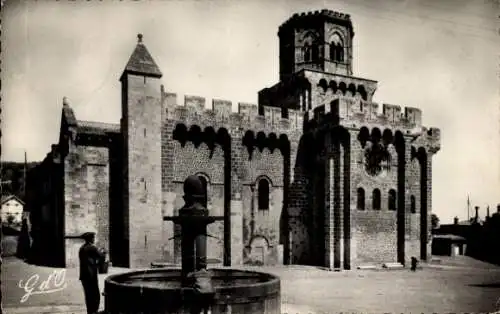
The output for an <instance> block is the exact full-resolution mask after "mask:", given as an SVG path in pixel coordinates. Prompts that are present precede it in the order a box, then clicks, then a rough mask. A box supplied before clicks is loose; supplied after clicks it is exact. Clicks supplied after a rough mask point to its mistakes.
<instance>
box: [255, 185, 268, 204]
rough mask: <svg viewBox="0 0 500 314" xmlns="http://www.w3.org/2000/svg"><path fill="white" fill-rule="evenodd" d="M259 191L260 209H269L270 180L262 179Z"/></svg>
mask: <svg viewBox="0 0 500 314" xmlns="http://www.w3.org/2000/svg"><path fill="white" fill-rule="evenodd" d="M257 191H258V205H259V210H269V181H267V180H266V179H260V180H259V183H258V187H257Z"/></svg>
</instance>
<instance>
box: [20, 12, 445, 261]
mask: <svg viewBox="0 0 500 314" xmlns="http://www.w3.org/2000/svg"><path fill="white" fill-rule="evenodd" d="M278 37H279V61H280V63H279V64H280V81H279V82H278V83H276V84H275V85H274V86H271V87H268V88H264V89H262V90H261V91H259V93H258V105H254V104H247V103H238V111H237V112H232V109H231V108H232V104H231V102H229V101H225V100H213V101H212V104H211V108H210V109H207V108H206V101H205V98H203V97H198V96H185V97H184V99H183V100H180V99H178V98H177V96H176V94H173V93H171V92H170V91H168V86H167V87H164V86H163V85H162V84H161V78H162V72H161V70H160V69H159V68H158V66H157V64H156V63H155V61H154V58H153V57H152V55H154V52H153V54H150V52H149V51H148V49H147V48H146V45H145V43H144V41H143V38H142V36H141V35H139V40H138V43H137V45H136V47H135V50H134V51H133V52H132V55H131V57H130V60H129V62H128V64H127V65H126V67H125V69H124V71H123V74H122V75H121V77H120V84H121V87H122V102H121V103H122V117H121V121H120V124H104V123H99V122H89V121H81V120H78V119H77V114H76V113H75V112H74V111H73V110H72V109H71V105H70V103H69V101H68V100H67V99H64V101H63V107H62V116H61V129H60V136H59V141H58V143H57V144H55V145H52V150H51V151H50V153H49V154H48V155H47V157H46V158H45V160H44V161H43V162H42V163H41V164H40V165H39V166H38V167H37V168H34V170H32V171H31V172H30V173H29V174H28V186H27V189H28V195H27V197H28V204H27V206H28V210H30V211H31V217H32V225H33V230H32V234H33V240H34V242H33V246H32V251H33V254H32V255H33V259H35V262H38V263H42V264H43V263H44V264H52V265H58V266H63V267H64V266H66V267H70V266H74V265H78V254H77V250H78V248H79V246H80V245H81V239H79V238H78V236H79V235H80V234H82V233H83V232H86V231H95V232H96V234H97V235H96V239H97V245H98V246H102V247H105V248H106V249H107V250H108V252H109V257H110V260H111V262H112V263H113V265H115V266H123V267H133V268H136V267H149V266H150V265H151V263H152V262H165V263H170V264H179V263H180V240H179V239H178V238H176V235H178V234H179V230H178V228H177V227H175V225H174V224H173V223H172V222H171V221H169V220H168V219H169V218H168V217H172V216H175V215H177V214H178V210H179V209H180V208H181V207H182V206H183V205H184V201H183V198H182V196H183V181H184V180H185V179H186V178H187V177H188V176H189V175H198V176H199V177H200V178H201V179H202V182H203V183H204V186H205V187H206V191H207V198H206V200H205V204H206V206H207V207H208V209H209V211H210V214H211V215H214V216H218V217H219V218H218V220H217V222H216V223H214V224H212V225H210V226H209V228H208V229H209V230H208V234H209V236H210V237H209V238H208V244H207V245H208V249H207V253H208V258H209V263H211V264H220V265H238V264H254V265H255V264H257V265H262V264H266V265H267V264H282V263H283V264H307V265H318V266H324V267H327V268H329V269H352V268H355V267H357V266H362V265H379V266H380V265H381V264H383V263H401V264H405V263H406V264H407V263H408V261H409V260H410V258H411V257H412V256H415V257H417V258H419V259H421V260H426V259H428V257H429V256H430V241H429V240H430V237H429V234H430V230H429V225H430V214H431V204H432V202H431V187H432V157H433V155H434V154H435V153H437V152H438V151H439V149H440V130H439V129H437V128H425V127H423V126H422V112H421V110H419V109H417V108H411V107H406V108H403V107H401V106H398V105H388V104H383V105H382V106H381V107H382V108H381V110H380V108H379V105H378V104H376V103H374V102H372V98H373V95H374V93H375V91H376V89H377V82H376V81H373V80H369V79H364V78H359V77H355V76H353V73H352V65H353V51H352V47H353V39H354V30H353V26H352V22H351V19H350V16H349V15H347V14H342V13H338V12H333V11H330V10H322V11H315V12H308V13H302V14H294V15H293V16H292V17H291V18H290V19H288V20H287V21H286V22H284V23H283V24H282V25H281V26H280V27H279V31H278ZM373 61H374V62H377V61H376V60H373ZM36 260H38V261H36Z"/></svg>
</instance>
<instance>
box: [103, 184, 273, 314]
mask: <svg viewBox="0 0 500 314" xmlns="http://www.w3.org/2000/svg"><path fill="white" fill-rule="evenodd" d="M203 193H204V189H203V186H202V183H201V181H200V180H199V179H198V177H196V176H190V177H188V178H187V179H186V181H185V182H184V200H185V202H186V204H185V206H184V207H183V208H181V209H180V210H179V216H177V217H165V218H164V220H170V221H173V222H174V223H176V224H180V225H181V228H182V229H181V235H180V236H181V254H182V266H181V269H148V270H144V271H136V272H129V273H124V274H118V275H113V276H109V277H108V278H106V280H105V284H104V291H105V298H104V300H105V312H106V313H108V314H125V313H126V314H138V313H141V314H145V313H148V314H166V313H179V314H181V313H182V314H185V313H199V310H198V309H199V306H197V303H198V301H199V300H197V299H196V297H197V294H196V293H195V292H196V289H195V287H194V286H193V280H192V279H191V278H190V276H188V275H189V274H192V273H193V272H197V271H200V270H202V271H203V270H206V267H207V244H206V243H207V242H206V237H207V234H206V229H207V225H208V224H210V223H212V222H214V221H215V220H219V219H223V218H224V217H214V216H209V212H208V210H207V209H206V208H205V207H203V206H202V205H201V201H202V200H203V199H204V196H205V195H204V194H203ZM206 271H207V272H208V273H209V276H210V278H211V284H212V286H213V288H214V290H215V297H214V298H213V299H211V305H210V308H211V309H210V310H211V313H213V314H215V313H233V314H235V313H266V314H267V313H269V314H281V299H280V290H281V286H280V280H279V278H278V277H276V276H274V275H271V274H267V273H261V272H254V271H245V270H236V269H229V268H222V269H210V270H206ZM205 274H206V272H205ZM200 300H201V299H200ZM200 302H201V301H200ZM193 305H194V306H193Z"/></svg>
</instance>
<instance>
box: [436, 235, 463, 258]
mask: <svg viewBox="0 0 500 314" xmlns="http://www.w3.org/2000/svg"><path fill="white" fill-rule="evenodd" d="M466 247H467V241H466V239H465V238H464V237H460V236H457V235H453V234H440V235H434V236H433V238H432V255H441V256H457V255H465V250H466Z"/></svg>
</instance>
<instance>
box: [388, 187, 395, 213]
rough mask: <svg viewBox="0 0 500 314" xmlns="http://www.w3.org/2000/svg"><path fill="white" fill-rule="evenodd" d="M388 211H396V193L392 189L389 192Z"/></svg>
mask: <svg viewBox="0 0 500 314" xmlns="http://www.w3.org/2000/svg"><path fill="white" fill-rule="evenodd" d="M388 202H389V204H388V205H389V210H396V191H395V190H393V189H390V190H389V199H388Z"/></svg>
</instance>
